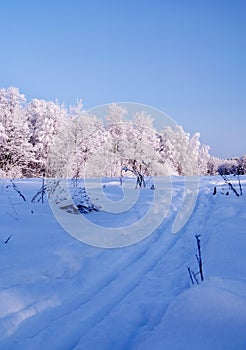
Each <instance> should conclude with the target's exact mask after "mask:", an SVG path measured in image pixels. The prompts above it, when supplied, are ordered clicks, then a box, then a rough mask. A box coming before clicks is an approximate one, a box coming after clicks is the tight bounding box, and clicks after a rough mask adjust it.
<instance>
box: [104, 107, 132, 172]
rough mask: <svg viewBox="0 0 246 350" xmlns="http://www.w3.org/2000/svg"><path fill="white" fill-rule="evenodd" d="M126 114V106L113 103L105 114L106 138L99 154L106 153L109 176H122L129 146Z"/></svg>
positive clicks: (106, 168)
mask: <svg viewBox="0 0 246 350" xmlns="http://www.w3.org/2000/svg"><path fill="white" fill-rule="evenodd" d="M126 115H127V110H126V108H125V107H123V106H121V105H117V104H115V103H113V104H111V105H109V107H108V110H107V115H106V116H105V120H106V125H105V129H104V138H103V143H102V148H101V151H100V152H99V154H101V155H102V156H103V154H104V157H103V158H104V166H103V168H104V171H105V172H106V175H107V176H120V174H121V169H122V166H123V164H124V161H125V152H126V149H127V147H128V141H127V134H128V130H129V126H130V123H129V122H128V121H127V120H126V119H125V116H126ZM102 153H103V154H102ZM98 160H99V159H98Z"/></svg>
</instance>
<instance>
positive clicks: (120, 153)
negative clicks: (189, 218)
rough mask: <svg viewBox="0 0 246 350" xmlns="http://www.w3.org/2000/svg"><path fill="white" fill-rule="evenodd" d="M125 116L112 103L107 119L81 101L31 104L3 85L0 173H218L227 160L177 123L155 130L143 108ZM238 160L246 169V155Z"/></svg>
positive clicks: (69, 174) (68, 174)
mask: <svg viewBox="0 0 246 350" xmlns="http://www.w3.org/2000/svg"><path fill="white" fill-rule="evenodd" d="M127 114H128V111H127V110H126V108H125V107H124V106H122V105H118V104H111V105H109V106H108V109H107V112H106V114H105V116H104V118H105V122H103V121H102V120H101V119H99V118H98V117H97V116H96V115H94V114H93V113H91V112H89V111H86V110H85V109H84V107H83V104H82V101H79V102H78V103H77V104H76V105H75V106H72V107H70V108H68V109H67V108H66V107H65V106H64V105H63V104H60V103H58V102H52V101H46V100H39V99H33V100H31V101H30V102H27V101H26V98H25V96H24V95H23V94H21V93H20V92H19V90H18V89H17V88H15V87H10V88H2V89H0V147H1V151H0V177H11V178H13V177H40V176H49V177H84V176H87V177H96V176H121V175H122V172H123V171H124V169H131V170H132V171H134V170H137V171H141V172H142V173H144V174H146V175H152V176H162V175H184V176H186V175H208V174H210V175H214V174H216V173H217V172H218V169H219V167H221V166H223V164H224V163H225V161H223V160H219V159H218V158H215V157H211V155H210V153H209V146H207V145H203V144H201V142H200V140H199V138H200V134H199V133H195V134H194V135H190V134H189V133H187V132H185V131H184V130H183V128H182V127H181V126H178V125H176V126H175V127H170V126H167V127H164V128H163V129H162V130H161V131H157V130H156V129H155V128H154V126H153V118H152V117H151V116H150V115H148V114H147V113H146V112H145V111H141V110H140V111H139V112H136V113H134V115H133V116H131V120H129V118H127ZM223 162H224V163H223ZM240 162H241V163H242V162H243V164H244V166H243V167H242V166H241V165H240V166H241V171H244V172H245V163H246V157H245V156H244V158H243V157H242V159H241V160H240ZM234 163H235V162H234ZM241 163H240V164H241ZM242 169H244V170H242Z"/></svg>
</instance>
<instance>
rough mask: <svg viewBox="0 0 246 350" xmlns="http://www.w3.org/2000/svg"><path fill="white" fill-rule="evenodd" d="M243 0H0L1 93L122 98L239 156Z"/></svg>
mask: <svg viewBox="0 0 246 350" xmlns="http://www.w3.org/2000/svg"><path fill="white" fill-rule="evenodd" d="M245 18H246V1H243V0H241V1H240V0H230V1H229V0H224V1H223V0H220V1H219V0H207V1H205V0H204V1H202V0H192V1H191V0H190V1H189V0H179V1H178V0H168V1H166V0H162V1H161V0H148V1H147V0H132V1H130V0H125V1H123V0H118V1H117V0H115V1H112V0H111V1H110V0H105V1H104V0H101V1H99V0H98V1H96V0H84V1H83V0H81V1H79V0H67V1H63V0H60V1H59V0H42V1H41V0H40V1H38V0H36V1H35V0H33V1H30V0H22V1H20V0H9V1H1V0H0V33H1V46H0V47H1V49H0V53H1V54H0V87H8V86H16V87H18V88H19V89H20V91H21V92H22V93H24V94H25V95H26V97H27V99H28V100H31V99H32V98H40V99H41V98H42V99H47V100H55V99H58V100H59V101H60V102H64V103H65V104H66V105H67V106H69V105H71V104H75V103H76V101H77V99H78V98H82V99H83V101H84V106H85V108H86V109H89V108H92V107H95V106H97V105H101V104H105V103H110V102H119V101H128V102H137V103H143V104H146V105H150V106H153V107H155V108H158V109H160V110H162V111H163V112H166V113H167V114H168V115H170V116H171V117H172V118H173V119H175V121H176V122H177V123H178V124H180V125H182V126H183V128H184V129H185V131H187V132H190V133H193V132H196V131H200V133H201V140H202V142H203V143H206V144H209V145H210V146H211V153H212V154H213V155H216V156H219V157H231V156H234V155H241V154H243V153H246V147H245V146H246V142H245V135H246V63H245V62H246V39H245V37H246V21H245Z"/></svg>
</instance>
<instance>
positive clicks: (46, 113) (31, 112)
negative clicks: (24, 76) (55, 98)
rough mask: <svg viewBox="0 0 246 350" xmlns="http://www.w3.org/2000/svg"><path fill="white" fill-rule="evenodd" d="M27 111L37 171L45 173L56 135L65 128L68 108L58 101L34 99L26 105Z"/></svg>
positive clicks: (38, 173) (30, 140) (30, 139)
mask: <svg viewBox="0 0 246 350" xmlns="http://www.w3.org/2000/svg"><path fill="white" fill-rule="evenodd" d="M25 113H26V117H27V120H28V125H29V130H30V133H29V142H30V143H31V145H32V146H33V150H34V153H35V160H36V161H35V167H36V173H37V175H43V174H44V172H45V168H46V160H47V157H48V155H49V153H50V152H51V149H52V147H53V146H54V141H55V137H56V136H57V135H59V134H60V133H61V131H62V130H63V125H64V123H65V121H66V110H65V108H64V106H61V105H59V104H58V103H55V102H51V101H45V100H38V99H34V100H32V101H31V102H30V103H29V104H28V105H27V106H26V109H25Z"/></svg>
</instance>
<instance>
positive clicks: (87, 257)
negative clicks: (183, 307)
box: [0, 178, 246, 350]
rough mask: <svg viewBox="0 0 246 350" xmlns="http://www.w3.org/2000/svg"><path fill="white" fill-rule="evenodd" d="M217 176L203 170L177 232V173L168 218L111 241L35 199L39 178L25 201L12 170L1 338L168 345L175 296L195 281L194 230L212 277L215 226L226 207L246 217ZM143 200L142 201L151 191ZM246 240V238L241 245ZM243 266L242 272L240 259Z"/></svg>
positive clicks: (10, 344) (56, 344) (5, 207)
mask: <svg viewBox="0 0 246 350" xmlns="http://www.w3.org/2000/svg"><path fill="white" fill-rule="evenodd" d="M160 181H161V180H160ZM211 181H214V180H213V179H212V178H203V179H201V181H200V191H199V196H198V199H197V203H196V205H195V209H194V211H193V213H192V216H191V218H190V220H189V221H188V223H187V224H186V225H185V227H184V228H183V229H182V230H181V231H180V232H178V233H177V234H175V235H173V234H172V233H171V227H172V224H173V221H174V219H175V217H176V215H177V211H178V209H179V208H180V207H181V202H182V196H183V182H182V179H180V178H174V179H173V184H172V185H173V198H172V203H171V206H170V210H169V213H168V217H167V218H166V219H165V221H164V222H163V224H162V225H161V226H160V227H159V228H158V229H157V230H156V231H155V232H154V233H153V234H152V235H151V236H149V237H148V238H147V239H145V240H144V241H142V242H140V243H138V244H135V245H133V246H130V247H126V248H118V249H108V250H107V249H100V248H95V247H90V246H87V245H85V244H83V243H81V242H78V241H76V240H74V239H72V238H71V237H70V236H69V235H68V234H66V233H65V232H64V231H63V230H62V229H61V228H60V226H59V225H58V224H57V222H56V221H55V219H54V217H53V216H52V213H51V211H50V209H49V207H48V206H46V205H43V206H42V205H41V204H40V205H30V201H29V199H30V197H31V194H32V193H33V191H35V190H36V189H37V187H38V186H39V183H38V181H32V180H29V181H27V180H25V181H20V183H19V186H20V187H21V188H22V190H23V192H24V191H25V193H27V197H28V201H27V203H22V202H21V200H20V198H18V196H17V194H16V193H14V192H13V191H11V189H10V188H9V189H6V183H7V181H6V180H5V182H2V191H1V200H0V206H1V224H2V231H1V235H2V236H1V237H0V238H2V240H4V239H6V237H7V235H8V234H9V233H10V232H11V233H12V232H13V237H12V238H11V239H10V241H9V242H8V244H6V245H3V246H2V248H1V252H0V264H1V269H0V273H1V282H0V288H1V289H0V297H2V298H1V300H2V304H1V302H0V316H1V319H0V326H1V339H0V348H1V349H10V348H14V349H34V348H35V349H37V350H38V349H43V348H44V347H49V348H52V350H53V349H54V350H55V349H59V350H61V349H64V350H65V349H66V350H67V349H72V348H73V349H76V350H78V349H81V350H83V349H93V350H97V349H98V350H99V349H100V350H107V349H109V350H110V349H117V350H118V349H119V350H120V349H149V346H150V345H151V342H153V344H155V346H156V348H157V347H158V346H160V348H161V346H162V345H163V339H162V337H161V334H162V331H163V327H164V329H165V330H166V328H167V326H166V321H165V319H166V318H167V317H169V318H170V312H169V309H170V305H172V303H173V302H175V300H176V299H177V297H178V296H179V295H182V293H183V292H185V291H186V290H188V291H189V290H190V281H189V277H188V274H187V272H186V265H191V266H192V265H193V266H196V260H195V257H194V254H195V252H196V245H195V238H194V236H195V234H197V233H199V234H201V235H202V236H201V237H202V248H203V252H204V262H205V276H206V278H209V276H212V275H213V274H214V271H215V270H214V265H213V258H214V256H216V253H217V252H216V251H215V252H214V251H213V249H216V248H217V247H218V244H219V242H220V241H218V242H215V243H214V238H213V240H211V237H212V235H214V231H216V232H219V234H223V230H222V231H221V230H220V225H221V223H223V220H225V215H221V214H222V213H221V212H220V211H221V208H223V206H224V209H225V212H226V213H227V215H228V212H230V216H229V217H230V220H231V221H230V220H228V222H227V225H229V226H230V224H231V225H232V226H233V225H235V219H234V216H235V215H239V216H240V220H239V222H240V224H242V220H246V216H245V211H244V210H242V207H241V206H240V205H239V206H238V207H237V206H236V205H235V200H234V198H228V197H223V196H220V197H213V196H212V187H211V185H213V183H211ZM216 181H217V179H216ZM113 187H115V188H116V190H115V197H114V196H113V197H114V198H117V196H118V195H119V194H118V192H119V191H118V188H117V186H116V184H115V183H112V184H111V185H110V186H109V190H110V195H113V192H114V188H113ZM105 191H106V189H105ZM117 191H118V192H117ZM143 194H144V192H143ZM8 198H11V201H10V200H9V199H8ZM225 199H226V201H227V200H228V202H229V201H230V202H229V203H227V202H225ZM141 200H143V203H144V200H147V197H145V196H144V195H143V197H142V199H141ZM241 202H242V201H241ZM13 205H14V207H13ZM235 208H239V209H235ZM93 215H97V214H96V213H95V214H93ZM134 215H137V213H135V214H134ZM116 225H117V223H116ZM236 230H238V228H236ZM224 231H225V229H224ZM226 232H227V236H228V237H227V238H228V240H229V239H230V236H229V233H228V230H226ZM219 234H218V237H219ZM218 239H219V238H218ZM215 241H216V240H215ZM245 241H246V240H245V239H244V238H243V239H242V242H241V246H242V247H244V242H245ZM214 247H216V248H214ZM3 248H4V249H3ZM225 249H226V247H225ZM225 249H224V250H223V251H222V250H221V265H220V267H219V265H218V267H217V271H218V275H223V273H224V271H223V266H224V265H223V260H222V259H223V254H224V253H223V252H224V251H225ZM211 252H212V254H214V255H212V254H211ZM237 253H238V254H241V252H238V251H237ZM217 257H218V255H217ZM230 263H231V260H230V259H229V258H228V264H230ZM211 266H213V267H211ZM232 270H233V267H232ZM234 270H235V269H234ZM234 270H233V271H230V272H228V277H231V276H232V274H233V273H234ZM238 270H239V272H238V275H240V277H242V275H243V273H242V271H241V268H240V266H238ZM211 271H212V272H213V274H212V273H211ZM223 286H224V284H223ZM199 287H200V286H199ZM223 288H224V287H223ZM230 288H231V289H232V287H230ZM192 290H193V288H192ZM194 290H198V288H194ZM236 290H237V288H236ZM241 294H242V293H241V292H239V295H241ZM3 301H4V303H3ZM163 325H165V326H163ZM173 326H174V325H173V324H172V327H173ZM161 330H162V331H161ZM152 348H153V347H152ZM154 349H155V348H154ZM240 350H241V349H240Z"/></svg>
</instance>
